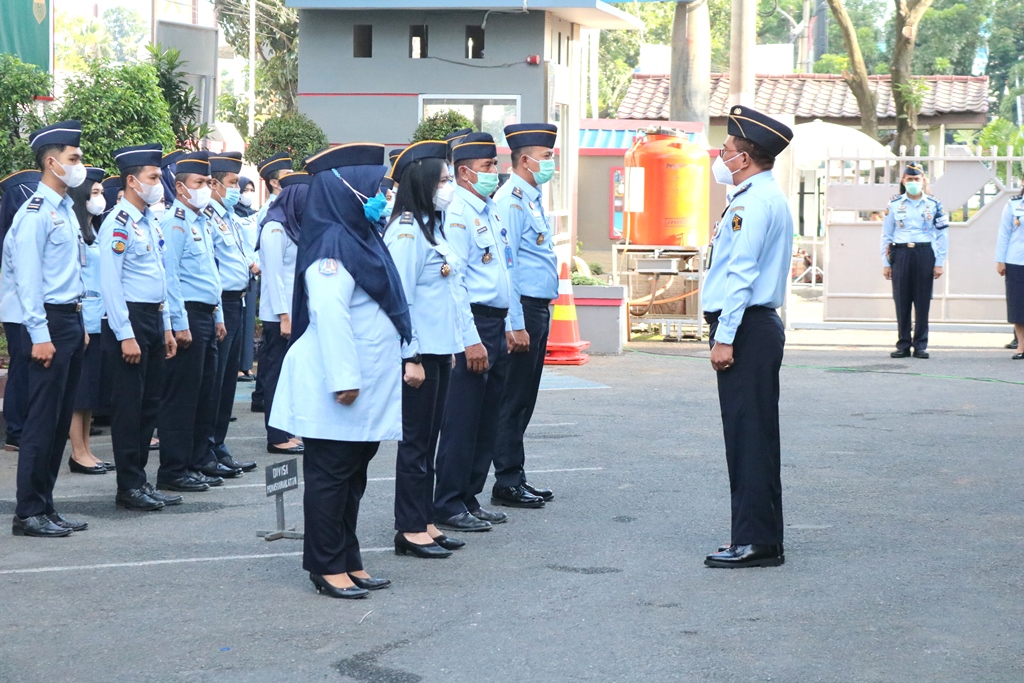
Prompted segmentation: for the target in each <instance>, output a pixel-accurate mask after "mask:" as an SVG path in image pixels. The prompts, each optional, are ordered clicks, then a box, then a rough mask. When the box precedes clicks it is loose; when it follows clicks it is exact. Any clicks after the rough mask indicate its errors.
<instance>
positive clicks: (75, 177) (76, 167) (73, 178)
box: [50, 157, 86, 187]
mask: <svg viewBox="0 0 1024 683" xmlns="http://www.w3.org/2000/svg"><path fill="white" fill-rule="evenodd" d="M50 158H51V159H53V157H50ZM53 160H54V161H55V162H57V165H58V166H60V167H61V170H63V171H64V175H59V174H58V175H57V177H58V178H60V180H61V182H62V183H64V184H65V185H67V186H68V187H78V186H79V185H81V184H82V183H84V182H85V175H86V170H85V165H84V164H82V163H81V162H79V163H77V164H69V165H64V164H62V163H60V162H59V161H57V160H56V159H53Z"/></svg>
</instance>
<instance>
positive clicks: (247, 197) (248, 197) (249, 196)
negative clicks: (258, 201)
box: [238, 192, 252, 206]
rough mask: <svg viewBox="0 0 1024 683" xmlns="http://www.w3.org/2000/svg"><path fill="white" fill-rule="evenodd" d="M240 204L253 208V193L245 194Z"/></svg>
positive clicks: (240, 199)
mask: <svg viewBox="0 0 1024 683" xmlns="http://www.w3.org/2000/svg"><path fill="white" fill-rule="evenodd" d="M238 203H239V204H241V205H242V206H252V192H243V193H242V196H241V197H239V198H238Z"/></svg>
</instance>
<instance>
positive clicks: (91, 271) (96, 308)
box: [82, 239, 105, 334]
mask: <svg viewBox="0 0 1024 683" xmlns="http://www.w3.org/2000/svg"><path fill="white" fill-rule="evenodd" d="M82 284H84V285H85V296H84V297H82V324H84V325H85V331H86V332H88V333H89V334H99V333H100V321H101V320H103V314H104V312H105V311H104V309H103V296H102V294H101V293H100V243H99V239H96V240H95V241H94V242H93V243H92V244H87V245H85V266H83V267H82Z"/></svg>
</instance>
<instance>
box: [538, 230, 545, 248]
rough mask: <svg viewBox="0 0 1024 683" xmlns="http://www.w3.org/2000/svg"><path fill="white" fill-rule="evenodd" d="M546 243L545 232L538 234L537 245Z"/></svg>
mask: <svg viewBox="0 0 1024 683" xmlns="http://www.w3.org/2000/svg"><path fill="white" fill-rule="evenodd" d="M542 244H544V233H541V234H539V235H537V246H538V247H539V246H540V245H542Z"/></svg>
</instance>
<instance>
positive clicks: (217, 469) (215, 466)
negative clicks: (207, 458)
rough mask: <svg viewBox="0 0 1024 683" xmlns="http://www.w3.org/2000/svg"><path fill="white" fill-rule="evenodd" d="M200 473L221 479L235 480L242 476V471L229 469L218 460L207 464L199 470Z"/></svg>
mask: <svg viewBox="0 0 1024 683" xmlns="http://www.w3.org/2000/svg"><path fill="white" fill-rule="evenodd" d="M199 471H200V472H201V473H203V474H205V475H206V476H208V477H213V478H218V477H219V478H221V479H234V478H235V477H240V476H242V470H240V469H235V468H234V467H228V466H227V465H224V464H222V463H220V462H218V461H216V460H214V461H213V462H208V463H206V464H205V465H203V466H202V467H200V468H199Z"/></svg>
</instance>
